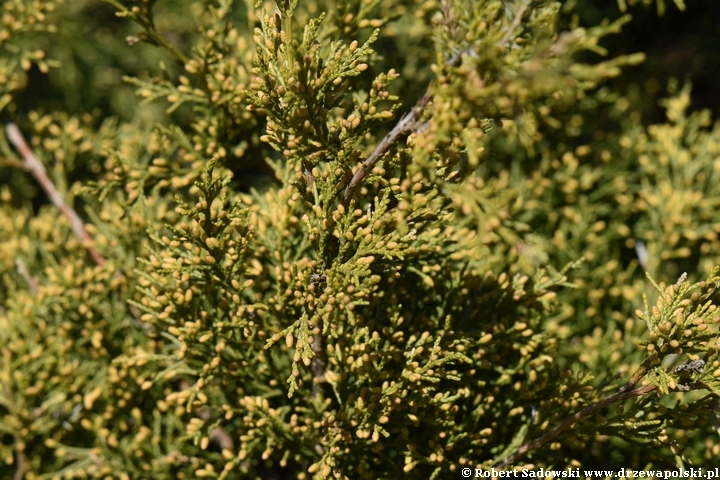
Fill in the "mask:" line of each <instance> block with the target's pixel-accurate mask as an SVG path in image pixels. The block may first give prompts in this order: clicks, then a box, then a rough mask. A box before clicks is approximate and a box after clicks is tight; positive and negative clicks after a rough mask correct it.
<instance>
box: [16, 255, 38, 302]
mask: <svg viewBox="0 0 720 480" xmlns="http://www.w3.org/2000/svg"><path fill="white" fill-rule="evenodd" d="M15 266H16V267H17V271H18V272H19V273H20V275H22V277H23V278H24V279H25V281H26V282H27V283H28V287H30V293H32V295H33V296H35V295H37V291H38V287H39V286H40V282H39V281H38V279H37V278H35V277H33V276H32V275H30V272H29V271H28V269H27V266H26V265H25V262H23V261H22V260H21V259H20V258H19V257H18V258H16V259H15Z"/></svg>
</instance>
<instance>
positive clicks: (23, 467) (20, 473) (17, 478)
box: [13, 445, 28, 480]
mask: <svg viewBox="0 0 720 480" xmlns="http://www.w3.org/2000/svg"><path fill="white" fill-rule="evenodd" d="M15 457H16V463H17V469H16V470H15V475H13V480H22V479H23V478H25V473H26V472H27V470H28V465H27V456H26V455H25V451H24V450H23V449H22V448H20V446H19V445H18V446H17V447H16V449H15Z"/></svg>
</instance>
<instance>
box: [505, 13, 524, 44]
mask: <svg viewBox="0 0 720 480" xmlns="http://www.w3.org/2000/svg"><path fill="white" fill-rule="evenodd" d="M527 10H528V6H527V5H523V6H522V7H520V8H519V9H518V11H517V13H516V14H515V18H513V21H512V23H511V24H510V26H509V27H508V30H507V32H505V35H504V36H503V38H502V40H500V46H501V47H507V46H508V43H509V42H510V38H512V36H513V33H515V30H517V28H518V27H519V26H520V22H522V18H523V16H525V12H527Z"/></svg>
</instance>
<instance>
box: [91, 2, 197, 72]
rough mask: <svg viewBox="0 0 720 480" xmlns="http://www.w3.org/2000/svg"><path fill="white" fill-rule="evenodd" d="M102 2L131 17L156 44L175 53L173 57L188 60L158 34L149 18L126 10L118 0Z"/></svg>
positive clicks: (185, 61) (121, 14)
mask: <svg viewBox="0 0 720 480" xmlns="http://www.w3.org/2000/svg"><path fill="white" fill-rule="evenodd" d="M103 2H105V3H107V4H109V5H112V6H113V7H115V8H116V9H117V10H118V12H119V15H120V16H123V17H130V18H131V19H133V20H134V21H135V23H137V24H138V25H140V26H141V27H142V28H144V29H145V33H147V35H148V37H150V38H151V39H152V40H154V41H155V42H156V43H157V44H159V45H162V46H163V47H165V48H166V49H167V50H168V51H169V52H170V53H172V54H173V55H175V57H176V58H177V59H178V60H180V61H181V62H182V63H188V61H189V59H188V57H187V56H185V54H184V53H182V52H181V51H180V50H178V49H177V47H176V46H175V45H173V44H172V43H170V42H169V41H168V40H167V39H166V38H165V37H163V36H162V35H161V34H160V32H158V31H157V30H156V29H155V25H154V22H153V21H152V20H151V19H149V18H146V17H143V16H141V15H137V14H136V13H135V12H133V11H132V10H128V8H127V7H125V5H123V4H122V3H120V2H118V1H117V0H103Z"/></svg>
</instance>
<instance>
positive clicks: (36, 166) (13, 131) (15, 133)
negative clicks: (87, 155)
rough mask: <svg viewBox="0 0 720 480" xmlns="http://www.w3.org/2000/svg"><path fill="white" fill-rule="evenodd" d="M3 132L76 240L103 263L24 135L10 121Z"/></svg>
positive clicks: (90, 239)
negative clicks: (61, 215) (57, 209)
mask: <svg viewBox="0 0 720 480" xmlns="http://www.w3.org/2000/svg"><path fill="white" fill-rule="evenodd" d="M5 133H6V134H7V138H8V140H10V142H11V143H12V144H13V145H14V146H15V148H17V150H18V152H20V155H22V157H23V159H24V161H23V166H24V167H25V169H27V170H29V171H30V173H32V174H33V176H34V177H35V179H36V180H37V181H38V183H39V184H40V186H41V187H42V189H43V190H44V191H45V193H46V194H47V196H48V197H49V198H50V200H51V201H52V202H53V203H54V204H55V206H56V207H58V208H59V209H60V211H61V212H62V213H63V215H65V216H66V217H67V219H68V220H69V221H70V227H71V228H72V230H73V232H74V233H75V236H76V237H77V238H78V240H80V243H81V244H82V245H83V246H84V247H85V248H86V249H87V251H88V253H89V254H90V256H91V257H92V258H93V260H94V261H95V263H97V264H98V265H103V264H104V263H105V258H103V256H102V255H100V253H99V252H98V251H97V250H96V249H95V247H93V240H92V237H91V236H90V234H89V233H88V231H87V229H86V228H85V224H83V221H82V220H81V219H80V216H79V215H78V214H77V212H75V210H73V209H72V207H70V205H68V203H67V202H66V201H65V199H64V198H63V196H62V194H61V193H60V192H59V191H58V189H57V187H55V184H54V183H53V182H52V180H51V179H50V177H49V176H48V174H47V171H46V170H45V167H44V166H43V164H42V163H41V162H40V160H38V159H37V157H36V156H35V154H34V153H33V151H32V149H31V148H30V146H29V145H28V144H27V142H26V141H25V137H23V135H22V133H21V132H20V129H19V128H18V126H17V125H15V124H14V123H12V122H9V123H7V124H6V125H5Z"/></svg>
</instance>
